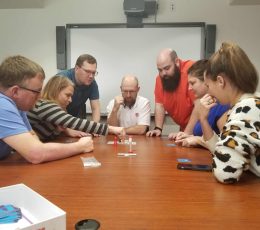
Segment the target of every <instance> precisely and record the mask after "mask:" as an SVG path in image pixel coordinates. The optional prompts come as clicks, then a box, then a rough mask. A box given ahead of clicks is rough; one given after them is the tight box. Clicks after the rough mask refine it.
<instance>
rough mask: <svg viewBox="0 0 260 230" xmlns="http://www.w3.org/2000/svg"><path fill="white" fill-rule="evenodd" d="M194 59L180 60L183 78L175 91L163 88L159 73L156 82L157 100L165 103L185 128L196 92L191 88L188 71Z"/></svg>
mask: <svg viewBox="0 0 260 230" xmlns="http://www.w3.org/2000/svg"><path fill="white" fill-rule="evenodd" d="M193 63H194V62H193V61H190V60H188V61H181V60H180V72H181V78H180V82H179V86H178V87H177V89H176V90H175V91H173V92H167V91H164V90H163V86H162V82H161V78H160V76H159V75H158V76H157V77H156V83H155V90H154V95H155V102H156V103H160V104H163V106H164V109H165V110H166V111H167V112H168V114H169V115H170V116H171V118H172V119H173V120H174V121H175V122H176V123H177V124H178V125H179V126H180V128H181V130H184V129H185V127H186V125H187V123H188V121H189V118H190V114H191V112H192V109H193V102H194V99H195V97H194V94H193V92H192V90H189V84H188V74H187V71H188V69H189V68H190V66H191V65H192V64H193Z"/></svg>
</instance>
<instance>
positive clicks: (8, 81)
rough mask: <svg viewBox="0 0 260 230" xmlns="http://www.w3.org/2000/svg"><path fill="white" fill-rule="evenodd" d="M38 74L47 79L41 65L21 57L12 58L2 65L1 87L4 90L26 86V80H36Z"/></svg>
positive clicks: (0, 70)
mask: <svg viewBox="0 0 260 230" xmlns="http://www.w3.org/2000/svg"><path fill="white" fill-rule="evenodd" d="M37 74H41V76H42V78H43V79H44V78H45V73H44V71H43V69H42V67H41V66H40V65H39V64H37V63H36V62H34V61H32V60H30V59H28V58H26V57H23V56H21V55H16V56H11V57H8V58H6V59H5V60H4V61H3V62H2V64H1V65H0V85H1V86H2V87H3V88H8V87H11V86H13V85H20V86H24V84H25V82H26V80H28V79H31V78H34V77H35V76H36V75H37Z"/></svg>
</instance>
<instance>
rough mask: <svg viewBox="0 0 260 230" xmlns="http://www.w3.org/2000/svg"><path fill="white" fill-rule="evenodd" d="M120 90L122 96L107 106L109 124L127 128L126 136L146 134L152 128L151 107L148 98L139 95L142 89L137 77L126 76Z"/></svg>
mask: <svg viewBox="0 0 260 230" xmlns="http://www.w3.org/2000/svg"><path fill="white" fill-rule="evenodd" d="M120 89H121V92H122V94H121V95H118V96H116V97H115V98H114V99H113V100H111V101H110V102H109V104H108V106H107V113H108V116H107V122H108V124H109V125H113V126H114V125H115V126H121V127H125V128H126V134H139V135H141V134H145V133H146V132H147V131H148V130H149V126H150V114H151V106H150V101H149V100H148V99H147V98H144V97H142V96H139V95H138V92H139V90H140V87H139V83H138V79H137V77H135V76H133V75H126V76H124V77H123V79H122V82H121V86H120Z"/></svg>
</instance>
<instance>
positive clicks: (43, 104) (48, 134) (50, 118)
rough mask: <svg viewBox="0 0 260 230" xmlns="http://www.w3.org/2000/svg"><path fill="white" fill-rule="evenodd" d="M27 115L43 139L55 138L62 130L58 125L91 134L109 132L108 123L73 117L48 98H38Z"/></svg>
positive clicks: (105, 133)
mask: <svg viewBox="0 0 260 230" xmlns="http://www.w3.org/2000/svg"><path fill="white" fill-rule="evenodd" d="M27 116H28V119H29V121H30V123H31V126H32V128H33V130H34V131H35V132H36V133H37V135H38V136H39V138H40V139H41V140H50V139H54V138H55V137H57V136H58V135H60V133H61V132H62V131H61V130H59V129H58V127H62V128H70V129H74V130H79V131H83V132H87V133H91V134H99V135H107V134H108V125H107V124H101V123H97V122H94V121H89V120H87V119H81V118H77V117H73V116H72V115H70V114H68V113H67V112H66V111H64V110H63V109H62V108H61V107H60V106H59V105H58V104H56V103H54V102H51V101H47V100H38V101H37V103H36V104H35V106H34V108H33V109H32V110H30V111H29V112H28V113H27Z"/></svg>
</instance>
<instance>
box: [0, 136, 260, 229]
mask: <svg viewBox="0 0 260 230" xmlns="http://www.w3.org/2000/svg"><path fill="white" fill-rule="evenodd" d="M70 140H72V141H73V139H66V141H67V142H68V141H70ZM61 141H64V140H61ZM107 141H113V136H107V137H98V138H95V139H94V142H95V150H94V152H93V153H92V154H81V155H77V156H74V157H71V158H68V159H64V160H59V161H55V162H49V163H44V164H40V165H32V164H29V163H27V162H25V161H24V160H23V159H22V158H21V157H19V155H13V156H11V157H9V158H7V159H6V160H4V161H0V187H3V186H9V185H13V184H18V183H24V184H25V185H27V186H29V187H30V188H32V189H33V190H35V191H36V192H38V193H40V194H41V195H42V196H44V197H45V198H47V199H48V200H49V201H51V202H52V203H54V204H56V205H57V206H58V207H60V208H61V209H63V210H64V211H65V212H66V213H67V229H74V225H75V223H76V222H77V221H79V220H81V219H86V218H91V219H96V220H98V221H99V222H100V223H101V228H100V229H102V230H116V229H120V230H128V229H131V230H146V229H149V230H151V229H156V230H157V229H159V230H161V229H246V228H248V229H250V230H251V229H260V179H259V178H257V177H256V176H254V175H253V174H251V173H250V172H247V173H245V175H244V176H243V178H242V179H241V181H240V182H239V183H238V184H236V185H223V184H220V183H218V182H217V181H216V180H215V179H214V177H213V175H212V173H211V172H198V171H189V170H178V169H176V165H177V159H178V158H188V159H191V160H192V163H198V164H210V163H211V156H210V154H209V152H208V151H207V150H205V149H201V148H183V147H177V146H175V147H169V146H167V144H168V143H171V142H170V141H169V140H168V139H167V138H159V137H156V138H155V137H154V138H149V137H144V136H133V141H136V142H137V145H133V149H134V152H135V153H137V156H135V157H118V156H117V153H119V152H127V151H128V146H127V145H116V146H114V145H108V144H107ZM91 155H94V156H95V158H96V159H97V160H98V161H100V162H101V164H102V165H101V166H100V167H97V168H84V167H83V164H82V161H81V158H80V157H86V156H91Z"/></svg>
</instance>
